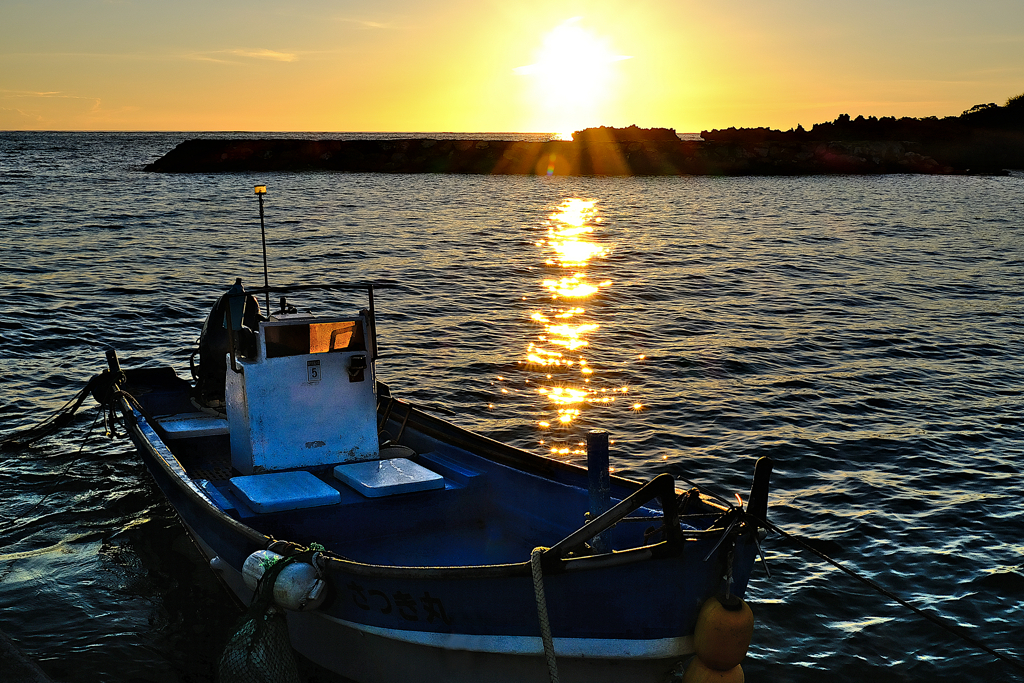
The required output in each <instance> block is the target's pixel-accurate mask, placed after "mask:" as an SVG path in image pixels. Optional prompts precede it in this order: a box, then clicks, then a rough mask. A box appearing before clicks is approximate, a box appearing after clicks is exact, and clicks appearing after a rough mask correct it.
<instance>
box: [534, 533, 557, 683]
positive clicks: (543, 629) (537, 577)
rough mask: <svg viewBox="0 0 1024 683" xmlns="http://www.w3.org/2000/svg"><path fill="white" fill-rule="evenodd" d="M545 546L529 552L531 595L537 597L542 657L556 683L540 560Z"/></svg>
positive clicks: (552, 641)
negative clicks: (531, 582) (542, 645)
mask: <svg viewBox="0 0 1024 683" xmlns="http://www.w3.org/2000/svg"><path fill="white" fill-rule="evenodd" d="M545 550H547V548H534V549H533V552H532V553H530V570H531V572H532V574H533V595H534V597H535V598H536V599H537V619H538V621H540V638H541V640H543V641H544V658H545V659H546V660H547V662H548V676H549V677H550V678H551V683H558V662H556V661H555V641H554V639H553V638H552V637H551V623H550V622H549V621H548V601H547V599H546V598H545V597H544V569H543V568H542V567H541V564H540V561H541V558H542V557H543V556H544V551H545Z"/></svg>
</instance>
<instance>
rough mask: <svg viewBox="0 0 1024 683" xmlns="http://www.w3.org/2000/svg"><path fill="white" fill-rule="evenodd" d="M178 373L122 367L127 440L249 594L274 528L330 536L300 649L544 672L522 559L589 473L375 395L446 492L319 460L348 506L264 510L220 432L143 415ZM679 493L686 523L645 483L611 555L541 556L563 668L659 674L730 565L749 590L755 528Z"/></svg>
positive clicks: (239, 590)
mask: <svg viewBox="0 0 1024 683" xmlns="http://www.w3.org/2000/svg"><path fill="white" fill-rule="evenodd" d="M187 386H188V383H186V382H184V381H183V380H180V379H178V378H176V377H173V372H172V371H169V370H166V369H164V370H163V371H152V370H147V371H136V373H135V375H134V376H133V374H132V372H131V371H129V373H128V384H127V386H126V390H127V391H128V393H130V394H133V395H137V396H138V398H139V402H140V405H139V406H136V407H129V405H128V404H127V403H125V404H124V405H123V406H122V407H123V410H124V412H125V414H126V416H127V417H128V419H127V422H128V425H129V430H130V433H131V436H132V439H133V441H134V443H135V445H136V446H137V448H138V450H139V452H140V453H141V454H142V456H143V458H144V460H145V462H146V465H147V467H148V469H149V471H150V472H151V473H152V475H153V477H154V480H155V481H156V483H157V485H158V486H159V488H160V489H161V491H162V492H163V493H164V494H165V495H166V497H167V499H168V501H169V502H170V503H171V505H172V506H173V507H174V508H175V510H176V511H177V513H178V514H179V516H180V517H181V519H182V521H183V522H184V524H185V525H186V526H187V528H188V530H189V532H190V534H191V535H192V537H193V539H194V540H195V541H196V543H197V545H198V546H199V547H200V548H201V549H202V551H203V552H204V553H205V554H206V555H207V556H208V557H209V558H210V560H211V567H212V568H213V569H214V570H216V571H218V572H219V573H220V574H221V576H222V578H223V579H224V581H225V582H226V583H227V585H228V586H229V587H231V589H232V590H233V591H234V592H235V594H236V595H237V596H238V598H239V599H240V600H242V601H243V602H248V601H249V600H250V599H251V597H252V591H251V590H249V589H248V588H246V586H245V584H244V583H243V581H242V576H241V568H242V565H243V563H244V562H245V560H246V558H247V557H248V556H249V555H250V554H251V553H253V552H255V551H257V550H260V549H264V548H266V547H267V546H268V545H269V544H270V543H271V542H272V540H274V539H276V540H279V541H280V540H285V541H290V542H293V543H295V544H298V545H301V546H307V545H309V544H311V543H317V544H320V545H322V546H324V547H326V549H327V550H326V552H325V553H324V554H323V557H324V558H326V559H325V561H324V568H325V581H326V583H327V597H326V599H325V600H324V602H323V603H322V604H321V605H320V606H319V607H318V608H317V609H316V610H314V611H312V612H289V613H288V616H287V619H288V623H289V629H290V631H291V634H292V642H293V646H294V647H295V648H296V650H298V651H299V652H300V653H302V654H303V655H305V656H307V657H308V658H310V659H311V660H313V661H316V662H317V663H319V664H321V665H323V666H326V667H327V668H329V669H332V670H334V671H336V672H337V673H340V674H342V675H344V676H346V677H349V678H352V679H354V680H357V681H365V682H367V683H370V682H374V681H380V682H381V683H387V682H388V681H392V682H393V681H396V680H401V681H403V682H405V681H417V680H419V681H431V680H446V681H462V680H464V681H471V680H480V681H482V680H487V681H504V680H507V681H521V680H526V679H527V678H528V677H533V676H536V675H539V676H540V677H541V678H540V679H539V680H543V677H544V676H545V672H546V667H545V664H544V658H543V647H542V641H541V638H540V635H539V627H538V613H537V603H536V596H535V591H534V582H533V580H532V577H531V565H530V555H531V551H532V550H533V549H534V548H536V547H552V546H555V547H556V551H557V549H558V546H559V542H560V541H562V540H563V539H565V538H566V537H567V536H571V535H572V534H573V532H576V531H577V529H578V528H579V527H581V526H582V523H583V520H584V516H585V513H586V511H587V510H588V491H587V472H586V471H585V470H583V469H582V468H579V467H576V466H573V465H571V464H567V463H561V462H557V461H553V460H550V459H546V458H542V457H539V456H535V455H533V454H530V453H527V452H525V451H520V450H518V449H515V448H511V447H509V446H507V445H504V444H500V443H497V442H494V441H491V440H489V439H486V438H484V437H481V436H479V435H476V434H473V433H471V432H468V431H466V430H463V429H461V428H458V427H456V426H455V425H452V424H451V423H448V422H446V421H443V420H440V419H438V418H435V417H432V416H429V415H427V414H425V413H422V412H420V411H418V410H416V409H415V408H413V407H412V406H410V405H408V404H405V403H402V402H400V401H397V400H395V399H391V398H390V397H385V400H382V401H381V403H382V407H381V415H380V418H381V420H382V421H383V427H384V430H385V431H387V432H389V433H391V434H398V433H401V439H400V443H401V444H402V445H404V446H408V447H409V448H411V449H412V450H413V451H414V452H415V453H416V456H415V459H416V461H417V462H418V463H419V464H421V465H422V466H424V467H427V468H429V469H430V470H431V471H433V472H436V473H438V474H440V475H442V476H443V477H444V482H445V487H444V488H443V489H438V490H430V491H420V492H414V493H404V494H401V495H397V496H392V497H387V498H366V497H364V496H362V495H360V494H359V493H357V492H355V491H353V490H351V489H349V488H348V487H346V486H345V485H344V484H341V483H340V482H337V481H336V480H332V478H331V477H330V476H329V473H324V472H315V473H316V474H318V476H319V478H320V479H321V481H324V482H326V483H329V484H330V485H331V486H333V487H334V488H336V489H337V490H338V491H339V492H340V502H338V503H336V504H333V505H329V506H320V507H313V508H307V509H303V510H292V511H287V512H274V513H263V514H261V513H258V512H255V511H254V510H252V509H251V508H250V507H249V506H247V505H245V504H244V502H242V501H240V500H239V499H238V497H237V496H235V495H233V494H232V490H231V488H230V486H229V485H228V484H227V482H226V481H225V479H226V477H222V478H221V479H217V478H213V477H211V474H210V473H211V471H214V470H215V468H214V465H216V464H218V463H219V462H222V460H223V457H224V455H225V453H224V449H226V448H227V437H226V436H203V437H197V438H194V439H182V440H174V441H170V440H165V438H162V436H161V435H160V434H158V432H157V431H156V430H155V429H154V428H153V426H152V425H151V424H150V421H153V418H152V417H150V418H149V419H147V417H145V416H144V415H159V414H161V413H166V412H173V411H174V410H175V408H174V407H173V406H175V405H176V404H180V403H181V401H182V399H183V397H187ZM183 392H184V393H183ZM385 405H386V409H385ZM663 476H665V475H663ZM611 486H612V492H611V493H612V499H613V500H612V502H613V503H616V502H618V501H621V500H624V499H631V498H630V497H631V496H632V497H633V498H637V496H638V495H641V494H637V491H638V490H639V489H641V487H642V484H641V483H639V482H635V481H631V480H628V479H623V478H619V477H612V481H611ZM649 486H650V485H649ZM669 486H671V482H669ZM645 491H646V488H645ZM641 493H643V492H641ZM672 497H673V498H674V497H675V494H673V496H672ZM680 500H682V501H683V506H684V509H683V510H681V513H682V516H681V518H680V519H681V520H682V521H681V523H679V524H678V525H677V526H678V529H677V532H678V533H675V534H670V533H665V532H664V531H661V530H659V529H658V527H659V525H660V524H662V522H663V520H664V518H663V510H662V507H661V506H660V505H659V503H658V499H657V497H656V496H651V497H650V500H646V501H641V502H640V503H637V505H636V508H637V509H636V510H635V511H633V512H632V513H631V514H630V515H629V516H628V517H626V518H625V519H623V520H621V521H619V523H618V524H616V525H615V526H614V527H612V528H611V529H609V531H608V532H606V536H607V538H608V539H609V541H610V543H611V547H612V548H614V549H615V551H614V552H612V553H607V554H595V553H593V552H583V553H580V552H576V553H571V554H568V555H567V556H554V555H557V554H558V553H557V552H556V553H554V554H553V553H548V555H546V556H545V557H546V559H545V562H544V577H543V583H544V589H545V593H546V600H547V610H548V614H549V618H550V624H551V632H552V635H553V639H554V647H555V652H556V655H557V658H558V662H559V670H560V673H561V678H562V680H563V681H572V680H580V681H583V680H586V681H588V682H590V683H593V682H594V681H603V680H609V681H610V680H616V681H622V680H629V681H647V680H649V681H655V680H662V679H663V678H664V677H665V676H666V675H667V674H668V672H669V671H670V670H671V669H672V668H673V666H675V665H676V664H677V663H678V661H679V660H680V659H681V658H683V657H685V656H687V655H688V654H690V653H692V633H693V629H694V624H695V621H696V617H697V612H698V609H699V607H700V605H701V604H702V602H703V601H704V600H706V599H707V598H708V597H710V596H712V595H714V594H716V593H721V592H722V591H723V590H724V589H725V582H724V580H723V576H725V575H726V574H727V562H729V561H731V578H732V583H731V591H732V592H733V593H735V594H738V595H741V596H742V595H743V592H744V590H745V588H746V584H747V581H748V579H749V577H750V573H751V570H752V568H753V564H754V559H755V555H756V552H757V550H756V544H755V534H756V532H757V530H756V528H755V527H754V526H752V525H751V524H749V522H748V521H745V520H744V518H743V516H742V514H740V511H739V510H738V509H735V508H730V507H728V506H727V505H725V504H722V503H718V502H716V501H714V500H712V499H710V498H708V497H707V496H704V495H702V494H701V495H698V494H697V493H696V492H693V493H691V494H690V495H689V496H681V497H680ZM627 502H628V501H627ZM641 503H642V504H641ZM631 520H634V521H631ZM727 529H728V532H727ZM723 539H724V540H723ZM577 545H578V544H577Z"/></svg>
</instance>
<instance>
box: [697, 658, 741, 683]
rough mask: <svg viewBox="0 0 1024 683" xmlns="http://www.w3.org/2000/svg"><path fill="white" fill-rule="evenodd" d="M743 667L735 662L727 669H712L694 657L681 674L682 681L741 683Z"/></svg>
mask: <svg viewBox="0 0 1024 683" xmlns="http://www.w3.org/2000/svg"><path fill="white" fill-rule="evenodd" d="M743 679H744V676H743V667H742V666H740V665H739V664H737V665H736V666H734V667H732V668H731V669H729V670H728V671H719V670H718V669H712V668H710V667H709V666H708V665H707V664H705V663H704V662H702V661H701V660H700V657H694V658H693V661H691V662H690V666H688V667H687V668H686V673H685V674H684V675H683V683H743Z"/></svg>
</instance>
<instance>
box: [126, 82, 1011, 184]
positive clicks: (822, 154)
mask: <svg viewBox="0 0 1024 683" xmlns="http://www.w3.org/2000/svg"><path fill="white" fill-rule="evenodd" d="M701 138H703V139H702V140H682V139H680V137H679V136H678V135H677V134H676V131H675V130H673V129H671V128H638V127H637V126H629V127H627V128H609V127H604V126H602V127H600V128H587V129H586V130H582V131H576V132H575V133H574V134H573V139H572V140H571V141H566V140H550V141H547V142H522V141H510V140H451V139H445V140H435V139H421V138H417V139H396V140H330V139H316V140H312V139H310V140H303V139H256V140H253V139H249V140H237V139H236V140H211V139H193V140H186V141H185V142H182V143H181V144H179V145H178V146H177V147H175V148H174V149H173V150H171V151H170V152H168V153H167V154H165V155H164V156H163V157H161V158H160V159H158V160H157V161H155V162H153V163H152V164H149V165H148V166H146V170H147V171H154V172H158V173H221V172H226V173H230V172H240V171H258V172H266V171H313V170H327V171H348V172H380V173H478V174H499V175H599V176H617V175H624V176H628V175H819V174H882V173H928V174H956V173H979V174H999V173H1005V172H1006V169H1024V95H1018V96H1016V97H1011V98H1010V99H1009V100H1008V101H1007V103H1006V104H1005V105H1004V106H999V105H997V104H995V103H990V104H979V105H975V106H973V107H971V108H970V109H968V110H967V111H965V112H963V113H962V114H961V115H960V116H948V117H945V118H942V119H940V118H937V117H934V116H930V117H925V118H920V119H916V118H909V117H904V118H900V119H897V118H895V117H882V118H875V117H873V116H871V117H868V118H864V117H863V116H858V117H857V118H855V119H851V118H850V116H849V115H848V114H843V115H841V116H839V117H838V118H837V119H836V120H835V121H831V122H826V123H817V124H814V126H812V127H811V129H810V130H805V129H804V128H803V127H801V126H798V127H797V128H796V129H792V130H788V131H780V130H772V129H769V128H728V129H725V130H710V131H701Z"/></svg>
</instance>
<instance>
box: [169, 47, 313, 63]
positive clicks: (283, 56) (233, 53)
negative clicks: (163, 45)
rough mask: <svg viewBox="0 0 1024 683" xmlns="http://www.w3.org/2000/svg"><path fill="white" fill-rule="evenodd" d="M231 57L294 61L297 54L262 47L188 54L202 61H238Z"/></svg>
mask: <svg viewBox="0 0 1024 683" xmlns="http://www.w3.org/2000/svg"><path fill="white" fill-rule="evenodd" d="M232 57H241V58H243V59H264V60H270V61H272V62H294V61H296V60H298V58H299V56H298V55H297V54H296V53H294V52H279V51H277V50H267V49H264V48H235V49H231V50H214V51H212V52H197V53H194V54H191V55H188V58H189V59H194V60H198V61H202V62H217V63H219V64H236V63H238V60H237V59H231V58H232Z"/></svg>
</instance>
